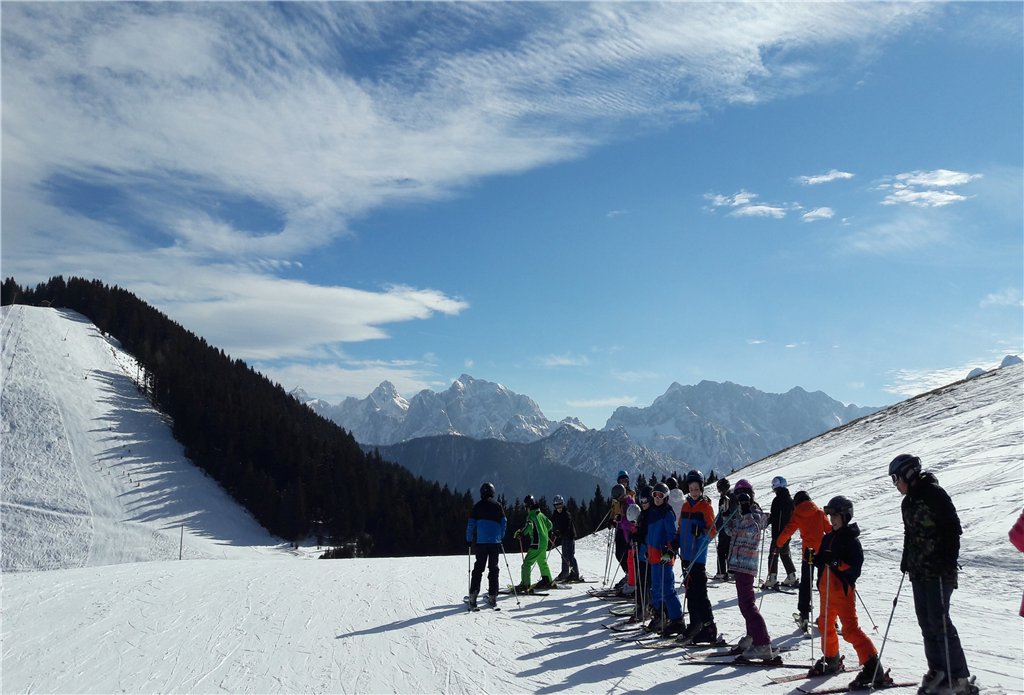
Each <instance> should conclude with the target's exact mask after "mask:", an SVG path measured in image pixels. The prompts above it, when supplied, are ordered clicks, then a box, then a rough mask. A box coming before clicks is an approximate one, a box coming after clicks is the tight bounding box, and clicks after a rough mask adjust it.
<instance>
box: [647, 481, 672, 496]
mask: <svg viewBox="0 0 1024 695" xmlns="http://www.w3.org/2000/svg"><path fill="white" fill-rule="evenodd" d="M658 493H661V496H662V497H664V498H666V499H668V485H666V484H665V483H658V484H657V485H655V486H654V488H653V489H652V490H651V498H652V499H653V498H654V496H655V495H657V494H658Z"/></svg>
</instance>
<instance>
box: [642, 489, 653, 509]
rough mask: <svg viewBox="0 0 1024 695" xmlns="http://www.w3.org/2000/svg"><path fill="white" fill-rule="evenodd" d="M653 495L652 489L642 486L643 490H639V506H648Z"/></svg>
mask: <svg viewBox="0 0 1024 695" xmlns="http://www.w3.org/2000/svg"><path fill="white" fill-rule="evenodd" d="M653 493H654V488H652V487H651V486H650V485H644V487H643V489H642V490H640V504H650V503H651V499H652V498H651V495H652V494H653Z"/></svg>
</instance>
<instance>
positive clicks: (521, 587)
mask: <svg viewBox="0 0 1024 695" xmlns="http://www.w3.org/2000/svg"><path fill="white" fill-rule="evenodd" d="M529 591H530V585H529V584H526V583H520V584H518V585H516V593H517V594H525V593H528V592H529Z"/></svg>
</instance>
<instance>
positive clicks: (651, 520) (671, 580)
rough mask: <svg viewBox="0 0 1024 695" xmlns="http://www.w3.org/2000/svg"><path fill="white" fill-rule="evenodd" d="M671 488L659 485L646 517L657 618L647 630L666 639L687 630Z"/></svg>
mask: <svg viewBox="0 0 1024 695" xmlns="http://www.w3.org/2000/svg"><path fill="white" fill-rule="evenodd" d="M668 492H669V491H668V486H667V485H666V484H665V483H658V484H657V485H655V486H654V488H653V490H652V492H651V497H652V499H653V500H654V505H653V506H652V507H651V509H650V511H649V512H648V515H647V538H646V543H647V561H648V562H649V563H650V564H651V608H652V610H653V612H654V618H652V619H651V622H650V623H649V624H648V625H647V627H646V628H645V629H646V630H647V631H648V632H660V633H661V634H663V635H666V636H667V635H675V634H680V633H682V632H683V631H684V630H685V629H686V623H685V622H684V621H683V606H682V605H681V604H680V603H679V595H678V594H676V579H675V576H674V575H673V573H672V563H673V562H674V561H675V558H676V555H677V554H678V553H679V547H678V545H677V544H676V543H677V538H678V537H677V535H676V519H675V515H674V514H673V513H672V508H671V507H670V506H669V505H668Z"/></svg>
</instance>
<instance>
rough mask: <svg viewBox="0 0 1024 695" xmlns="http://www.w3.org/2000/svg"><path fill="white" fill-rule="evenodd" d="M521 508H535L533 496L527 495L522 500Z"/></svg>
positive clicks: (535, 503)
mask: <svg viewBox="0 0 1024 695" xmlns="http://www.w3.org/2000/svg"><path fill="white" fill-rule="evenodd" d="M523 506H524V507H526V508H527V509H533V508H534V507H536V506H537V501H536V500H534V499H533V495H527V496H526V497H524V498H523Z"/></svg>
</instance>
